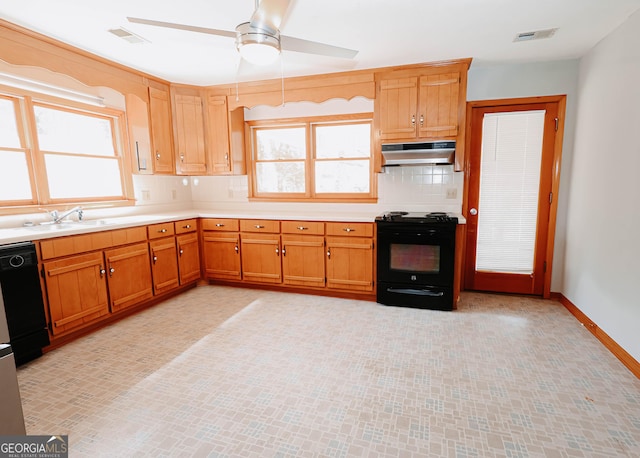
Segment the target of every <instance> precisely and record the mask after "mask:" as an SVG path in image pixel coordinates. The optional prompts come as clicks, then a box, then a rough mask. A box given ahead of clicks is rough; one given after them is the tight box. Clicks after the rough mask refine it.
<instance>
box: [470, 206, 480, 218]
mask: <svg viewBox="0 0 640 458" xmlns="http://www.w3.org/2000/svg"><path fill="white" fill-rule="evenodd" d="M469 214H470V215H471V216H476V215H477V214H478V210H476V209H475V208H472V209H471V210H469Z"/></svg>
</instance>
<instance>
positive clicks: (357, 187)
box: [248, 115, 375, 201]
mask: <svg viewBox="0 0 640 458" xmlns="http://www.w3.org/2000/svg"><path fill="white" fill-rule="evenodd" d="M342 118H344V119H341V117H322V118H313V119H305V120H299V121H298V120H293V121H289V122H285V121H278V120H275V121H268V122H265V121H252V122H249V123H248V124H249V127H250V130H251V134H252V135H251V138H252V141H253V148H252V154H251V165H252V167H251V172H250V173H251V177H250V178H251V180H250V181H251V197H252V198H254V199H269V200H289V201H291V200H308V199H314V200H321V201H334V200H342V199H349V200H358V199H361V200H368V201H372V200H374V199H375V189H374V186H372V182H373V169H372V160H371V117H370V115H350V116H347V117H342Z"/></svg>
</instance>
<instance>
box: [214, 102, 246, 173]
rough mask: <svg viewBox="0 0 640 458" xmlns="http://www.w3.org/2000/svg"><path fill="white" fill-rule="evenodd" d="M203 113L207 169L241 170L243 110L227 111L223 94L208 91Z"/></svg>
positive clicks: (232, 171)
mask: <svg viewBox="0 0 640 458" xmlns="http://www.w3.org/2000/svg"><path fill="white" fill-rule="evenodd" d="M206 113H207V117H206V122H207V150H208V157H207V159H208V160H209V164H210V166H209V173H210V174H212V175H242V174H244V173H245V165H244V110H243V109H242V108H237V109H235V110H233V111H231V112H230V111H229V107H228V104H227V97H226V96H225V95H213V94H209V95H208V96H207V110H206Z"/></svg>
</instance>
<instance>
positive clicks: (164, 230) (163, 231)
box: [158, 229, 167, 234]
mask: <svg viewBox="0 0 640 458" xmlns="http://www.w3.org/2000/svg"><path fill="white" fill-rule="evenodd" d="M158 232H159V233H160V234H164V233H165V232H167V230H166V229H160V230H159V231H158Z"/></svg>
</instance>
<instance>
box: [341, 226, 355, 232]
mask: <svg viewBox="0 0 640 458" xmlns="http://www.w3.org/2000/svg"><path fill="white" fill-rule="evenodd" d="M342 230H343V231H345V232H355V231H356V230H355V229H351V228H350V227H345V228H344V229H342Z"/></svg>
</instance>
